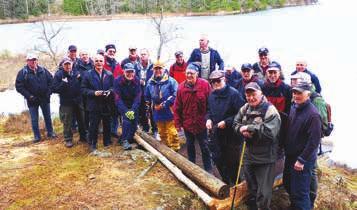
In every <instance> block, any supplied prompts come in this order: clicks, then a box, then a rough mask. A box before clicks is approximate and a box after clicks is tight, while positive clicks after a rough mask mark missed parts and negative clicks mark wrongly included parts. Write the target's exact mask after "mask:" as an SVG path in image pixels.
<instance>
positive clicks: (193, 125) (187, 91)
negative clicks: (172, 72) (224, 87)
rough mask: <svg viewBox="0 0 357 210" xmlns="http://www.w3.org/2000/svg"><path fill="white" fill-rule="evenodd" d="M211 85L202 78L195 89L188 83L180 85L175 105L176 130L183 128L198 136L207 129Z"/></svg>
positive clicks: (198, 79)
mask: <svg viewBox="0 0 357 210" xmlns="http://www.w3.org/2000/svg"><path fill="white" fill-rule="evenodd" d="M209 93H210V85H209V83H208V82H207V81H206V80H204V79H201V78H197V81H196V83H195V85H194V86H193V87H190V85H189V84H187V82H183V83H181V84H180V85H179V87H178V90H177V96H176V100H175V105H174V120H175V126H176V128H181V127H183V128H184V129H185V130H187V131H188V132H190V133H193V134H198V133H201V132H202V131H204V130H205V129H206V114H207V100H208V95H209Z"/></svg>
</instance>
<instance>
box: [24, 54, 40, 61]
mask: <svg viewBox="0 0 357 210" xmlns="http://www.w3.org/2000/svg"><path fill="white" fill-rule="evenodd" d="M32 59H38V56H37V54H35V53H27V55H26V60H32Z"/></svg>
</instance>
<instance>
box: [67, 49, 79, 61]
mask: <svg viewBox="0 0 357 210" xmlns="http://www.w3.org/2000/svg"><path fill="white" fill-rule="evenodd" d="M68 57H69V58H70V59H72V60H74V59H76V58H77V50H71V51H69V52H68Z"/></svg>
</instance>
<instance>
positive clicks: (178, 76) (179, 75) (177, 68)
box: [169, 61, 188, 84]
mask: <svg viewBox="0 0 357 210" xmlns="http://www.w3.org/2000/svg"><path fill="white" fill-rule="evenodd" d="M187 65H188V64H187V62H185V61H183V63H182V64H178V63H177V62H175V63H174V64H172V65H171V66H170V71H169V72H170V77H173V78H174V79H175V80H176V81H177V83H178V84H180V83H182V82H183V81H185V80H186V68H187Z"/></svg>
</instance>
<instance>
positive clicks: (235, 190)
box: [231, 140, 246, 210]
mask: <svg viewBox="0 0 357 210" xmlns="http://www.w3.org/2000/svg"><path fill="white" fill-rule="evenodd" d="M245 144H246V142H245V140H244V142H243V148H242V152H241V154H240V160H239V166H238V174H237V179H236V184H235V185H234V193H233V198H232V205H231V210H233V209H234V199H235V197H236V193H237V186H238V181H239V175H240V170H241V168H242V164H243V156H244V151H245Z"/></svg>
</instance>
